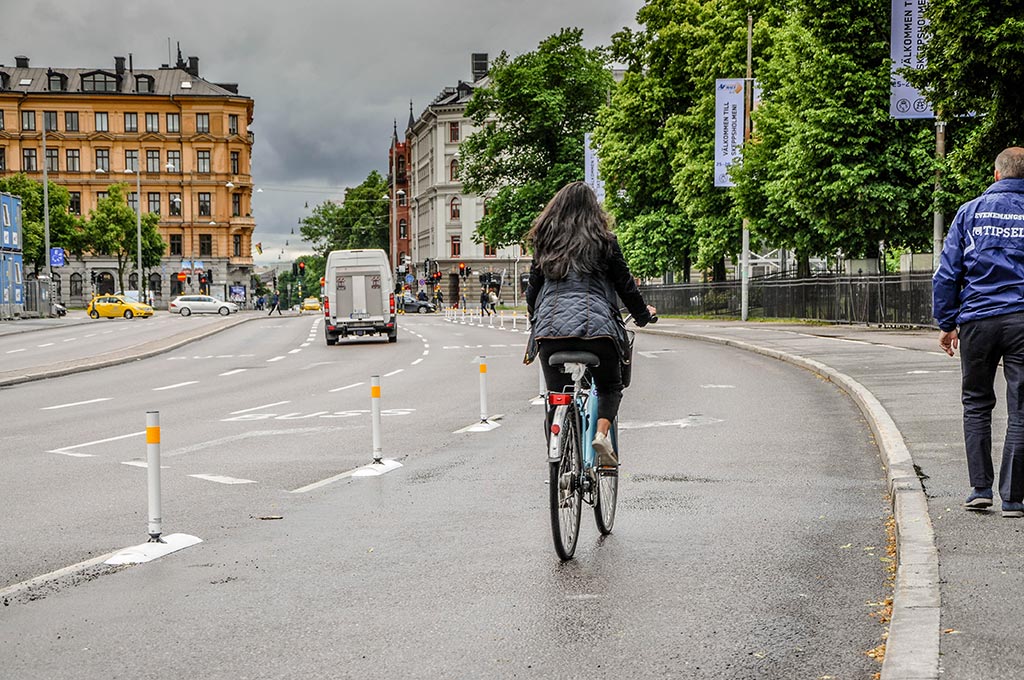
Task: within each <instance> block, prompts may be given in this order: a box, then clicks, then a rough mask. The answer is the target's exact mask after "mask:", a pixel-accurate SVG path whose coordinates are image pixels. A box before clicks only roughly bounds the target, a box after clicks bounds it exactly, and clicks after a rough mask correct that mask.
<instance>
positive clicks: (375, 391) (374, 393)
mask: <svg viewBox="0 0 1024 680" xmlns="http://www.w3.org/2000/svg"><path fill="white" fill-rule="evenodd" d="M370 397H371V398H372V399H380V385H373V386H371V387H370Z"/></svg>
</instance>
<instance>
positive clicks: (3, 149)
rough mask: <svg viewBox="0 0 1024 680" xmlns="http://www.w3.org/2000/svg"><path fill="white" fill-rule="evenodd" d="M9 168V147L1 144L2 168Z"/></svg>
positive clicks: (0, 166) (0, 158) (0, 165)
mask: <svg viewBox="0 0 1024 680" xmlns="http://www.w3.org/2000/svg"><path fill="white" fill-rule="evenodd" d="M6 169H7V147H5V146H0V170H6Z"/></svg>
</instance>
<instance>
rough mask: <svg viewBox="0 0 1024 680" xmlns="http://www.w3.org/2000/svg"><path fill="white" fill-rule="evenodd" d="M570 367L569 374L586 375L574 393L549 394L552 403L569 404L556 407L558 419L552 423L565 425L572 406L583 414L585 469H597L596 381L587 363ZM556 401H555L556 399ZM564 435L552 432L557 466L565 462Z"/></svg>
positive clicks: (553, 459) (581, 430) (551, 446)
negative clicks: (562, 458) (577, 372)
mask: <svg viewBox="0 0 1024 680" xmlns="http://www.w3.org/2000/svg"><path fill="white" fill-rule="evenodd" d="M565 367H566V368H568V369H570V370H569V371H567V372H569V373H575V372H576V371H577V370H579V372H581V373H582V375H581V376H580V377H579V378H578V379H577V380H575V381H574V383H573V387H572V393H571V394H570V393H569V392H562V393H548V403H555V402H558V401H566V402H568V403H563V404H558V405H557V406H555V413H554V418H553V419H552V421H551V422H552V423H561V422H563V421H564V420H565V412H566V410H567V409H568V408H569V405H570V403H571V404H572V405H574V406H576V412H577V413H579V414H580V420H581V422H579V423H577V424H578V425H579V430H578V431H579V433H580V436H581V437H582V439H583V441H582V442H581V444H582V445H583V469H584V470H591V469H593V467H594V462H595V459H596V457H597V454H596V452H595V451H594V445H593V441H594V435H595V434H596V433H597V387H596V386H595V385H594V382H593V380H592V379H591V378H590V372H589V371H588V370H586V368H587V367H586V366H585V365H583V364H566V365H565ZM561 395H565V397H568V399H558V396H561ZM553 398H554V401H552V399H553ZM563 436H564V433H563V432H562V431H561V430H559V431H558V432H551V433H550V438H549V440H548V462H551V463H557V462H558V461H559V460H561V457H562V454H561V449H560V448H559V447H560V445H561V438H562V437H563Z"/></svg>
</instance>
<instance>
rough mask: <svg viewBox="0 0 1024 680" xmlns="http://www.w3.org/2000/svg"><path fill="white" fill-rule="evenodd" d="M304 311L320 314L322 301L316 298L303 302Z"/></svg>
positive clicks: (309, 298)
mask: <svg viewBox="0 0 1024 680" xmlns="http://www.w3.org/2000/svg"><path fill="white" fill-rule="evenodd" d="M302 310H303V311H306V312H319V311H320V301H319V300H317V299H316V298H315V297H308V298H306V299H305V300H303V301H302Z"/></svg>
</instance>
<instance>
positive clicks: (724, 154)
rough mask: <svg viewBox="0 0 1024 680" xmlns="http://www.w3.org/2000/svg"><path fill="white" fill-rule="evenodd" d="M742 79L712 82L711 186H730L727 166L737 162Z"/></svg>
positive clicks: (740, 139) (741, 142) (742, 110)
mask: <svg viewBox="0 0 1024 680" xmlns="http://www.w3.org/2000/svg"><path fill="white" fill-rule="evenodd" d="M743 85H744V84H743V78H719V79H718V80H716V81H715V186H716V187H731V186H734V183H733V181H732V179H731V178H730V177H729V166H730V165H732V164H733V163H735V162H737V161H739V160H741V159H740V155H741V153H740V152H741V149H742V147H743V114H744V107H745V103H744V102H745V94H744V86H743Z"/></svg>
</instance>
